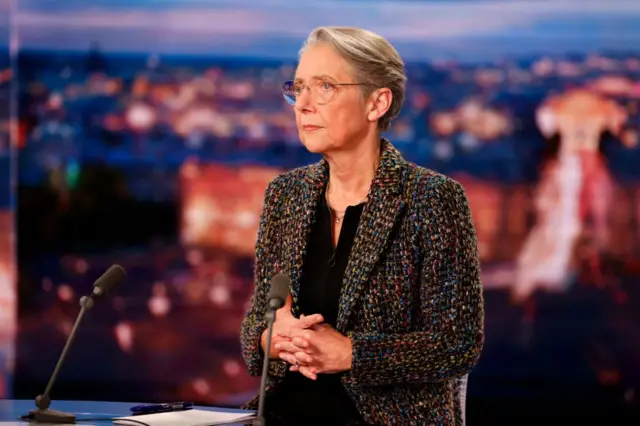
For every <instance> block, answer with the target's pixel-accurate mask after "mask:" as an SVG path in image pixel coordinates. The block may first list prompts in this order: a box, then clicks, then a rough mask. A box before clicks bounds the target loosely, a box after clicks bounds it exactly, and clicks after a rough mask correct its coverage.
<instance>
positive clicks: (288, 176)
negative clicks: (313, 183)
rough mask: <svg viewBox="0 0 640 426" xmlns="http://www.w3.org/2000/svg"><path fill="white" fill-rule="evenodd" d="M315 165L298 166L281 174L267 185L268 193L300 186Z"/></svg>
mask: <svg viewBox="0 0 640 426" xmlns="http://www.w3.org/2000/svg"><path fill="white" fill-rule="evenodd" d="M313 167H314V166H313V165H311V166H303V167H297V168H295V169H292V170H289V171H287V172H284V173H281V174H279V175H278V176H276V177H275V178H273V179H272V180H271V182H269V184H268V185H267V193H271V194H277V193H280V192H283V191H291V190H293V189H296V188H298V187H299V186H300V183H301V182H303V179H304V178H305V177H306V176H307V175H308V174H309V173H311V172H312V169H313Z"/></svg>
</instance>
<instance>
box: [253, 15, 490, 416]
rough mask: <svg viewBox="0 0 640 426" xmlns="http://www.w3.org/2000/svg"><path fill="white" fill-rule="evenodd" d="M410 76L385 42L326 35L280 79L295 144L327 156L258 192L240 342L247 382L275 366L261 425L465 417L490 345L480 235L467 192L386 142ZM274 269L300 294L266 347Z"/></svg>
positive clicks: (340, 31) (349, 32)
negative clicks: (468, 391)
mask: <svg viewBox="0 0 640 426" xmlns="http://www.w3.org/2000/svg"><path fill="white" fill-rule="evenodd" d="M405 81H406V77H405V74H404V65H403V62H402V60H401V58H400V56H399V55H398V53H397V52H396V50H395V49H394V48H393V47H392V46H391V45H390V44H389V42H387V41H386V40H385V39H383V38H382V37H380V36H378V35H376V34H373V33H371V32H369V31H365V30H361V29H354V28H333V27H332V28H319V29H316V30H314V31H313V32H312V33H311V35H310V36H309V38H308V40H307V42H306V43H305V46H304V47H303V49H302V50H301V54H300V61H299V65H298V68H297V70H296V75H295V80H294V81H293V82H288V83H286V84H285V87H284V95H285V98H286V99H287V100H288V101H289V102H290V103H291V104H292V105H293V107H294V111H295V116H296V123H297V126H298V131H299V134H300V139H301V141H302V143H303V144H304V146H305V147H306V148H307V149H308V150H309V151H311V152H314V153H319V154H322V155H323V157H324V159H323V160H322V161H320V162H319V163H317V164H314V165H311V166H308V167H302V168H299V169H296V170H293V171H291V172H288V173H285V174H283V175H281V176H279V177H278V178H276V179H275V180H274V181H273V182H271V183H270V184H269V186H268V188H267V191H266V195H265V202H264V209H263V212H262V217H261V222H260V229H259V233H258V241H257V247H256V288H255V293H254V296H253V298H252V306H251V308H250V310H249V311H248V313H247V315H246V317H245V319H244V321H243V324H242V335H241V343H242V350H243V356H244V358H245V361H246V363H247V365H248V367H249V373H250V374H252V375H259V374H260V373H261V366H262V359H263V356H264V354H265V353H267V354H269V355H268V356H269V357H270V358H272V361H271V362H270V374H269V382H268V385H267V399H266V402H265V410H266V411H267V421H270V420H271V421H272V422H271V423H267V424H277V425H282V424H295V425H309V424H323V425H341V424H385V425H403V424H419V425H427V424H438V425H441V424H461V422H462V420H461V419H462V412H461V408H462V407H460V404H459V402H458V400H457V396H458V392H459V388H458V379H459V378H460V377H462V376H464V375H465V374H467V373H468V372H469V371H470V370H471V369H472V368H473V366H474V365H475V364H476V362H477V360H478V357H479V354H480V351H481V349H482V345H483V341H484V339H483V321H484V308H483V298H482V288H481V284H480V280H479V265H478V254H477V248H476V238H475V231H474V227H473V224H472V220H471V215H470V212H469V207H468V203H467V199H466V197H465V194H464V191H463V189H462V187H461V186H460V185H459V184H458V183H457V182H455V181H453V180H451V179H448V178H446V177H444V176H442V175H440V174H437V173H435V172H433V171H430V170H427V169H423V168H420V167H417V166H415V165H413V164H410V163H408V162H407V161H405V160H404V159H403V158H402V156H401V155H400V153H399V152H398V151H397V150H396V149H395V148H394V147H393V146H392V145H391V143H390V142H389V141H387V140H386V139H383V138H381V136H380V133H381V132H383V131H386V130H387V129H388V128H389V125H390V122H391V120H392V119H393V118H394V117H396V116H397V115H398V113H399V112H400V109H401V107H402V103H403V100H404V96H405ZM276 273H284V274H286V275H288V276H289V277H290V278H291V282H292V284H291V285H292V288H291V297H290V298H289V300H288V301H287V304H286V306H285V307H284V308H282V309H280V310H279V311H278V313H277V315H276V322H275V325H274V336H275V338H274V339H273V344H272V345H271V347H270V348H265V340H266V339H265V333H266V331H265V329H266V324H265V322H264V320H263V318H264V314H265V312H266V309H267V294H268V291H269V282H270V279H271V277H272V276H274V275H275V274H276ZM257 401H258V399H257V397H256V398H255V399H254V400H252V401H251V402H249V403H248V404H247V407H248V408H251V409H255V408H256V407H257Z"/></svg>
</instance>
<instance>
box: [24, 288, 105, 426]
mask: <svg viewBox="0 0 640 426" xmlns="http://www.w3.org/2000/svg"><path fill="white" fill-rule="evenodd" d="M93 296H94V295H93V294H92V295H91V296H90V297H87V296H83V297H81V298H80V306H81V307H82V308H81V309H80V313H79V314H78V317H77V318H76V323H75V324H74V325H73V329H71V334H69V338H68V339H67V343H66V344H65V345H64V349H63V350H62V353H61V354H60V358H59V359H58V364H56V368H55V369H54V370H53V374H52V375H51V378H50V379H49V383H48V384H47V387H46V389H45V390H44V393H43V394H42V395H38V396H37V397H36V401H35V402H36V407H37V408H36V409H35V410H30V411H29V414H27V415H26V416H22V418H23V419H24V420H29V421H33V422H37V423H58V424H59V423H75V422H76V416H75V414H71V413H65V412H62V411H57V410H51V409H49V407H50V406H51V398H50V397H49V394H50V393H51V388H52V387H53V384H54V382H55V380H56V378H57V377H58V373H59V372H60V368H61V367H62V363H63V362H64V360H65V359H66V358H67V353H68V352H69V348H70V347H71V344H72V343H73V340H74V338H75V337H76V333H77V331H78V326H79V325H80V322H81V321H82V318H83V317H84V314H85V313H86V312H87V311H88V310H90V309H91V308H92V307H93V302H94V300H93Z"/></svg>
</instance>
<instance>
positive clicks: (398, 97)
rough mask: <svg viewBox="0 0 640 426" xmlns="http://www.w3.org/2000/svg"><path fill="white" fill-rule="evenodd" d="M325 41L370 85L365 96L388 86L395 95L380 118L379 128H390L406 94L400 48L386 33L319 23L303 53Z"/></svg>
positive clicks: (358, 78) (405, 79)
mask: <svg viewBox="0 0 640 426" xmlns="http://www.w3.org/2000/svg"><path fill="white" fill-rule="evenodd" d="M320 43H326V44H328V45H330V46H331V47H333V48H334V49H335V50H336V52H338V54H339V55H340V56H342V57H343V58H344V59H345V60H346V61H347V62H349V64H350V65H351V67H352V68H353V71H354V72H355V74H356V75H355V76H354V78H356V79H357V82H358V83H365V84H367V85H368V86H369V90H368V91H367V92H366V93H365V95H366V96H368V95H369V94H371V93H372V92H373V90H375V89H380V88H383V87H386V88H388V89H390V90H391V93H392V95H393V99H392V102H391V106H390V107H389V110H388V111H387V112H386V114H385V115H383V116H382V117H380V119H379V120H378V129H380V130H381V131H383V132H384V131H387V130H389V127H390V125H391V120H393V119H394V118H396V117H397V116H398V114H400V110H401V109H402V105H403V104H404V98H405V86H406V81H407V76H406V74H405V70H404V62H403V61H402V58H401V57H400V55H399V54H398V51H397V50H396V49H395V48H394V47H393V46H392V45H391V43H389V42H388V41H387V40H386V39H385V38H384V37H382V36H380V35H378V34H376V33H374V32H371V31H368V30H364V29H361V28H352V27H319V28H316V29H315V30H313V31H312V32H311V34H309V37H307V40H306V41H305V43H304V45H303V46H302V49H300V54H302V53H303V52H304V51H305V49H306V48H307V47H309V46H311V45H314V44H320Z"/></svg>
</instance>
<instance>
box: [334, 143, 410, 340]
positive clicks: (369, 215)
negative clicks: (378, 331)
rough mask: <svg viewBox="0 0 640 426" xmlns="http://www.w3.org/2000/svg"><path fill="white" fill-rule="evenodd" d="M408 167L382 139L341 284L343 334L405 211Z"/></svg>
mask: <svg viewBox="0 0 640 426" xmlns="http://www.w3.org/2000/svg"><path fill="white" fill-rule="evenodd" d="M405 164H406V163H405V160H404V159H403V158H402V156H401V155H400V153H399V152H398V151H397V150H396V149H395V148H394V147H393V146H392V145H391V144H390V143H389V142H388V141H387V140H386V139H383V141H382V155H381V159H380V165H379V166H378V170H377V171H376V176H375V178H374V180H373V183H372V185H371V189H370V190H369V197H368V202H367V204H366V205H365V208H364V210H363V212H362V216H361V217H360V223H359V225H358V230H357V232H356V236H355V240H354V242H353V247H352V249H351V254H350V255H349V262H348V264H347V269H346V270H345V276H344V280H343V283H342V291H341V296H340V306H339V310H338V321H337V329H338V331H340V332H342V333H344V332H345V331H346V330H345V329H346V326H347V324H348V321H349V315H350V314H351V311H352V309H353V307H354V305H355V304H356V302H357V301H358V298H359V297H360V294H361V293H362V290H363V288H364V286H365V285H366V284H367V282H368V280H369V276H370V275H371V272H372V271H373V268H374V267H375V265H376V263H377V262H378V260H379V259H380V256H381V255H382V254H383V253H384V252H385V250H386V247H387V243H388V242H389V237H390V235H391V233H392V231H393V229H394V227H395V225H396V223H397V221H398V219H399V217H400V215H401V213H402V212H403V210H404V206H405V202H404V199H403V196H402V190H403V184H404V180H403V179H404V170H405V167H404V166H405Z"/></svg>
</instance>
